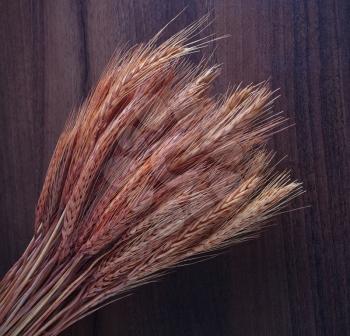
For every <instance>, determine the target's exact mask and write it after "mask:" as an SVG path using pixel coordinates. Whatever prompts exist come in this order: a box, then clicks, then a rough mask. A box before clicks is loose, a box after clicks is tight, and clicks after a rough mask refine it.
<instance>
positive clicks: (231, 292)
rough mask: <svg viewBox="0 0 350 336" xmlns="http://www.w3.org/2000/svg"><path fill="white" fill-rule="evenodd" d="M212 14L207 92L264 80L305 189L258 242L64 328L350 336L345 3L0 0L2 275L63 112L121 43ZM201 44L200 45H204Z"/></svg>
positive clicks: (348, 13) (349, 45)
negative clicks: (284, 120) (215, 38)
mask: <svg viewBox="0 0 350 336" xmlns="http://www.w3.org/2000/svg"><path fill="white" fill-rule="evenodd" d="M185 6H187V10H186V11H185V13H184V14H182V15H181V16H180V17H179V19H178V20H176V21H175V22H174V24H172V25H171V27H170V28H169V29H168V31H167V34H171V33H173V32H176V31H177V30H179V29H180V28H183V27H184V26H185V25H187V24H189V23H191V22H192V21H193V20H194V19H197V18H199V17H201V16H202V15H203V14H205V13H207V12H208V11H210V10H212V14H213V15H214V17H215V21H214V23H213V24H212V26H211V27H210V28H209V30H208V31H207V33H212V32H215V33H217V34H219V35H222V34H230V35H231V37H229V38H227V39H225V40H223V41H220V42H217V43H216V44H214V46H213V47H215V46H216V51H215V56H214V58H215V60H216V61H217V62H219V63H223V74H222V76H221V78H220V79H219V80H218V82H217V90H221V91H222V90H224V88H225V87H226V86H227V85H229V84H230V83H237V82H241V81H242V82H243V83H249V82H259V81H261V80H264V79H266V78H269V77H270V78H271V84H272V87H273V88H280V93H281V98H280V99H279V101H278V102H277V104H276V109H280V110H284V111H285V112H286V114H287V115H288V116H289V117H290V121H291V123H295V127H293V128H291V129H289V130H288V131H286V132H284V133H283V134H280V135H278V136H276V137H275V138H274V141H273V144H272V145H273V146H274V147H275V148H276V149H278V150H279V151H281V153H282V154H281V155H287V158H286V159H285V160H284V162H283V165H284V166H286V167H289V168H291V169H292V171H293V174H294V176H295V177H297V178H298V179H300V180H302V181H303V182H304V184H305V188H306V190H307V193H306V194H305V195H304V197H302V198H301V199H300V200H298V201H297V202H295V203H294V207H299V206H304V205H310V207H309V208H306V209H304V210H301V211H296V212H293V213H290V214H286V215H282V216H280V217H279V218H278V219H276V223H277V224H278V225H276V226H275V227H273V228H271V229H268V230H266V232H264V234H263V235H262V236H261V237H260V238H259V239H258V240H255V241H251V242H248V243H245V244H242V245H239V246H235V247H233V248H231V249H230V250H229V252H227V253H226V254H223V255H220V256H218V257H217V258H214V259H212V260H210V261H207V262H203V263H200V264H196V265H193V266H191V267H185V268H180V269H177V270H176V271H175V272H171V273H170V274H169V275H167V276H166V277H165V278H163V279H162V281H161V282H159V283H155V284H150V285H147V286H144V287H142V288H140V289H138V290H136V291H135V292H134V294H133V295H132V296H130V297H128V298H125V299H122V300H120V301H118V302H117V303H114V304H113V305H111V306H109V307H107V308H105V309H103V310H101V311H99V312H98V313H96V314H94V315H93V316H91V317H89V318H87V319H85V320H83V321H81V322H80V323H78V324H76V325H75V326H73V327H72V328H70V329H69V330H68V331H67V332H66V333H65V335H77V336H79V335H84V336H85V335H86V336H90V335H91V336H92V335H94V336H97V335H98V336H107V335H119V336H136V335H140V336H141V335H142V336H151V335H161V336H163V335H166V336H167V335H169V336H179V335H198V336H205V335H208V336H214V335H219V336H220V335H225V336H226V335H248V336H249V335H272V336H284V335H326V336H328V335H350V222H349V217H350V211H349V210H350V204H349V202H350V197H349V196H350V195H349V194H350V193H349V191H350V170H349V165H350V146H349V137H350V115H349V108H350V1H349V0H333V1H331V0H329V1H326V0H318V1H317V0H303V1H302V0H208V1H201V0H196V1H185V0H179V1H172V0H167V1H164V0H154V1H151V0H102V1H97V0H95V1H83V0H81V1H78V0H77V1H67V0H60V1H57V0H52V1H46V0H41V1H40V0H36V1H35V0H33V1H27V0H8V1H6V0H1V1H0V162H1V164H0V186H1V192H0V221H1V225H0V239H1V243H0V273H1V274H4V273H5V271H6V270H7V269H8V267H9V266H10V265H11V264H12V263H13V262H14V261H15V260H16V258H18V257H19V256H20V254H21V252H22V251H23V249H24V247H25V245H26V244H27V242H28V241H29V239H30V237H31V234H32V223H33V213H34V207H35V203H36V200H37V198H38V195H39V192H40V188H41V184H42V181H43V178H44V175H45V171H46V167H47V165H48V161H49V159H50V156H51V154H52V151H53V148H54V145H55V143H56V140H57V138H58V135H59V133H60V131H61V129H62V127H63V124H64V121H65V119H66V116H67V114H68V113H69V112H70V111H71V110H72V108H73V107H74V106H76V105H77V104H79V102H81V100H82V99H83V97H85V96H86V94H87V92H88V91H89V89H90V87H91V86H92V85H93V84H94V83H95V82H96V80H97V78H98V77H99V74H100V73H101V71H102V69H103V67H104V65H105V64H106V62H107V60H108V58H109V57H110V56H111V53H112V52H113V50H114V48H115V46H116V45H117V44H125V43H129V44H130V45H132V44H134V43H136V42H139V41H144V40H147V39H148V38H150V37H151V36H152V35H153V34H155V33H156V32H157V31H158V30H159V29H160V28H161V27H162V26H163V25H165V24H166V23H167V22H168V21H169V20H170V19H171V18H172V17H173V16H175V15H176V14H177V13H178V12H179V11H180V10H181V9H183V8H184V7H185ZM209 51H210V50H209Z"/></svg>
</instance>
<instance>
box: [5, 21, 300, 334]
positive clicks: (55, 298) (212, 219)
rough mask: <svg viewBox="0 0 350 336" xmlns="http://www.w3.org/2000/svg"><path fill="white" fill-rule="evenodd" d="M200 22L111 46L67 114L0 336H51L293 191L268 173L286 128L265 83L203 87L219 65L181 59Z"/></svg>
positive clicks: (279, 204) (238, 230) (243, 230)
mask: <svg viewBox="0 0 350 336" xmlns="http://www.w3.org/2000/svg"><path fill="white" fill-rule="evenodd" d="M207 23H208V17H206V18H204V19H201V20H199V21H198V22H196V23H194V24H193V25H191V26H189V27H187V28H185V29H184V30H182V31H180V32H179V33H177V34H175V35H174V36H172V37H170V38H169V39H168V40H166V41H165V42H163V43H158V41H159V37H160V35H161V32H162V31H161V32H160V33H158V34H156V36H155V37H154V38H153V39H152V40H151V41H150V42H149V43H145V44H141V45H138V46H136V47H134V48H132V49H131V50H129V51H120V52H116V53H115V55H114V57H113V59H112V60H111V62H110V63H109V65H108V67H107V69H106V71H105V72H104V74H103V75H102V77H101V79H100V81H99V82H98V84H97V85H96V87H95V89H94V90H92V92H91V94H90V95H89V97H88V98H87V99H86V101H85V102H84V104H83V105H82V106H81V107H80V108H79V109H78V111H77V113H76V114H75V115H74V116H72V117H71V118H70V119H69V122H68V123H67V126H66V128H65V129H64V131H63V132H62V134H61V136H60V138H59V140H58V143H57V146H56V149H55V152H54V154H53V157H52V159H51V162H50V165H49V168H48V171H47V175H46V178H45V182H44V185H43V189H42V192H41V195H40V198H39V201H38V205H37V208H36V220H35V233H34V237H33V239H32V241H31V242H30V244H29V246H28V248H27V250H26V251H25V252H24V254H23V256H22V257H21V258H20V259H19V261H18V262H17V263H16V264H15V265H14V266H13V267H12V269H11V270H10V271H9V272H8V274H7V275H6V276H5V277H4V279H3V280H2V282H1V287H0V300H1V303H2V304H1V308H0V336H10V335H11V336H16V335H24V336H29V335H44V334H45V335H47V334H49V335H58V334H59V333H60V332H61V331H62V330H64V329H65V328H67V327H68V326H70V325H71V324H72V323H74V322H76V321H77V320H79V319H81V318H83V317H84V316H86V315H88V314H90V313H92V312H93V311H95V310H96V309H98V308H99V307H102V306H103V305H105V304H107V303H110V302H111V301H113V300H114V299H115V298H118V297H120V296H121V294H122V293H125V292H129V291H130V290H131V289H133V288H135V287H136V286H140V285H142V284H144V283H146V282H148V281H151V280H153V279H155V278H157V277H159V275H160V274H163V273H164V271H165V270H167V269H169V268H171V267H174V266H175V265H178V264H180V263H182V262H184V261H186V260H189V258H193V257H196V256H198V255H202V254H203V253H206V252H209V251H213V250H217V249H221V248H223V247H226V246H227V245H230V244H233V243H237V242H240V241H242V240H245V239H248V238H250V237H252V236H254V235H255V234H256V233H257V232H258V231H259V230H260V229H261V228H262V227H263V226H264V225H266V223H267V220H268V219H270V218H271V216H273V215H275V214H276V213H277V212H278V211H280V210H281V208H283V207H285V206H286V204H287V202H289V201H290V200H291V199H292V198H294V197H297V196H299V195H300V193H301V192H302V188H301V186H300V184H299V183H296V182H293V181H291V179H290V177H289V175H288V174H286V173H278V172H276V169H275V166H274V165H273V164H272V161H273V157H274V154H273V153H269V151H267V150H266V145H267V141H268V140H269V139H270V138H271V136H272V135H273V134H274V133H275V132H278V131H280V130H281V129H283V128H284V127H285V125H286V124H285V119H284V118H283V116H282V115H281V114H280V113H273V112H272V103H273V101H274V99H275V93H274V92H272V91H271V90H270V88H269V85H268V83H266V82H264V83H261V84H258V85H249V86H247V87H243V86H242V85H241V86H238V87H236V88H235V89H231V90H228V91H227V92H226V94H224V95H223V96H222V97H217V96H214V95H212V94H211V93H210V92H211V91H212V90H211V88H212V84H213V81H214V80H215V78H217V77H218V76H220V67H219V66H217V65H212V66H209V65H208V62H207V60H205V59H203V60H202V61H201V62H200V63H199V64H197V65H196V64H192V63H191V62H190V61H189V60H188V59H187V58H186V56H187V55H189V54H191V53H193V52H197V51H198V50H199V49H200V48H203V47H205V46H206V45H207V44H208V43H209V42H210V40H211V39H213V37H209V38H207V37H204V38H201V37H200V35H198V32H200V31H201V30H202V28H204V27H205V26H206V25H207Z"/></svg>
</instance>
